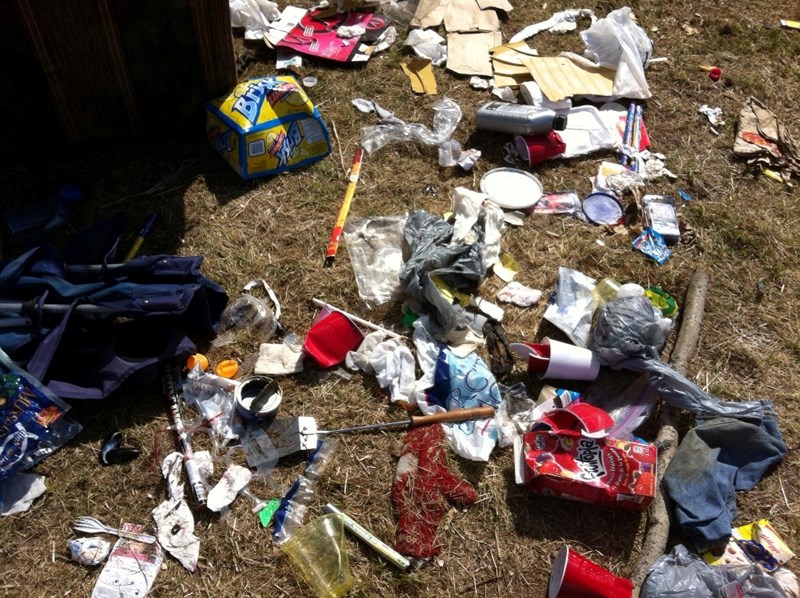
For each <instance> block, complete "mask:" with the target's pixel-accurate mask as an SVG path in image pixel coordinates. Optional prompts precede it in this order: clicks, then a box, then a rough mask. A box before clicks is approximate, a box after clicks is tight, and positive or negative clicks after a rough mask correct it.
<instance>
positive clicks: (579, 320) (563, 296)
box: [544, 266, 596, 347]
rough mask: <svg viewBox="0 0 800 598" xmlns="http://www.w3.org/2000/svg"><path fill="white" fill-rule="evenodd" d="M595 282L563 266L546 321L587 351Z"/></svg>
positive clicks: (551, 298) (545, 314) (545, 317)
mask: <svg viewBox="0 0 800 598" xmlns="http://www.w3.org/2000/svg"><path fill="white" fill-rule="evenodd" d="M595 283H596V281H595V279H594V278H590V277H588V276H586V275H585V274H582V273H581V272H578V271H577V270H572V269H570V268H565V267H563V266H561V267H559V269H558V281H557V282H556V286H555V288H554V289H553V293H552V294H551V295H550V301H549V303H550V304H549V305H548V306H547V309H546V310H545V312H544V319H545V320H547V321H548V322H550V323H551V324H553V325H554V326H556V327H558V328H559V329H560V330H562V331H563V332H564V333H565V334H566V335H567V336H568V337H569V339H570V340H571V341H572V342H573V343H574V344H575V345H577V346H578V347H585V346H586V343H587V341H588V340H589V333H590V331H591V326H592V313H593V312H594V300H593V299H592V289H594V287H595Z"/></svg>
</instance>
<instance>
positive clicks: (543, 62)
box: [521, 56, 615, 102]
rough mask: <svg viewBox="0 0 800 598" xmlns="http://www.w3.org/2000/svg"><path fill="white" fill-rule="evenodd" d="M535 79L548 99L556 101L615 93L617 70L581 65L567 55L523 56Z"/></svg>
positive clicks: (523, 60)
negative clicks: (615, 71)
mask: <svg viewBox="0 0 800 598" xmlns="http://www.w3.org/2000/svg"><path fill="white" fill-rule="evenodd" d="M521 60H522V63H523V64H524V65H525V66H526V67H528V70H529V71H530V73H531V75H533V79H534V80H535V81H536V82H537V83H538V84H539V87H541V88H542V93H543V94H544V95H546V96H547V98H548V99H550V100H552V101H554V102H556V101H558V100H563V99H564V98H569V97H572V96H575V95H594V96H611V95H612V93H613V89H614V74H615V73H614V71H613V70H611V69H604V68H600V67H593V68H591V67H588V66H583V65H579V64H577V63H576V62H574V61H573V60H571V59H569V58H567V57H564V56H553V57H539V56H523V57H522V58H521Z"/></svg>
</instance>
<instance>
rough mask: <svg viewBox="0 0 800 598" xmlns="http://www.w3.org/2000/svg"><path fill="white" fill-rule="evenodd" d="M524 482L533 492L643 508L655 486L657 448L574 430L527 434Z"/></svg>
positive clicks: (640, 509)
mask: <svg viewBox="0 0 800 598" xmlns="http://www.w3.org/2000/svg"><path fill="white" fill-rule="evenodd" d="M523 459H524V482H525V484H526V485H527V486H528V488H529V489H530V490H531V491H532V492H533V493H534V494H541V495H544V496H557V497H560V498H566V499H568V500H578V501H582V502H590V503H593V504H597V505H604V506H609V507H618V508H621V509H629V510H632V511H643V510H644V509H645V508H646V507H647V505H648V504H650V501H651V500H653V497H654V496H655V491H656V487H655V484H656V448H655V446H653V445H651V444H646V443H641V442H633V441H630V440H618V439H614V438H608V437H599V438H598V437H594V438H590V437H587V436H585V435H582V434H581V433H580V432H577V431H573V430H559V431H554V430H538V431H534V432H528V433H527V434H525V436H524V437H523Z"/></svg>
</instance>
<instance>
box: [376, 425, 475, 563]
mask: <svg viewBox="0 0 800 598" xmlns="http://www.w3.org/2000/svg"><path fill="white" fill-rule="evenodd" d="M443 441H444V437H443V435H442V426H439V425H433V426H420V427H418V428H413V429H411V430H409V431H408V432H406V436H405V439H404V441H403V450H402V453H401V456H400V460H399V461H398V463H397V472H396V474H395V479H394V484H393V486H392V493H391V496H392V504H393V505H394V509H395V511H396V512H397V515H398V521H397V535H396V538H397V540H396V548H397V551H398V552H400V553H402V554H407V555H410V556H412V557H414V558H419V559H422V558H428V557H432V556H434V555H437V554H439V552H441V549H442V544H441V542H440V541H438V539H437V538H436V531H437V529H438V527H439V522H440V521H441V520H442V517H444V513H445V511H446V510H447V503H448V502H451V503H454V504H456V505H458V506H459V507H465V506H468V505H471V504H473V503H474V502H475V501H476V500H478V495H477V494H476V493H475V489H474V488H473V487H472V486H471V485H470V484H469V482H467V481H466V480H462V479H458V478H456V477H455V476H454V475H453V474H452V473H450V471H449V470H448V469H447V458H446V456H445V453H444V447H443Z"/></svg>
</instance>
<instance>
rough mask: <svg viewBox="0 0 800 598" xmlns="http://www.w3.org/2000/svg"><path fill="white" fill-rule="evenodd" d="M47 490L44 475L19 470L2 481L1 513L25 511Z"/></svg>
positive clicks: (0, 484) (0, 485)
mask: <svg viewBox="0 0 800 598" xmlns="http://www.w3.org/2000/svg"><path fill="white" fill-rule="evenodd" d="M46 491H47V487H46V486H45V485H44V476H43V475H36V474H33V473H23V472H21V471H18V472H17V473H15V474H14V475H13V476H11V477H10V478H7V479H6V480H4V481H3V482H2V483H0V515H3V516H4V517H5V516H7V515H13V514H15V513H23V512H25V511H27V510H28V509H30V508H31V505H32V504H33V501H34V500H36V499H37V498H39V497H40V496H41V495H42V494H44V493H45V492H46Z"/></svg>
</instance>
